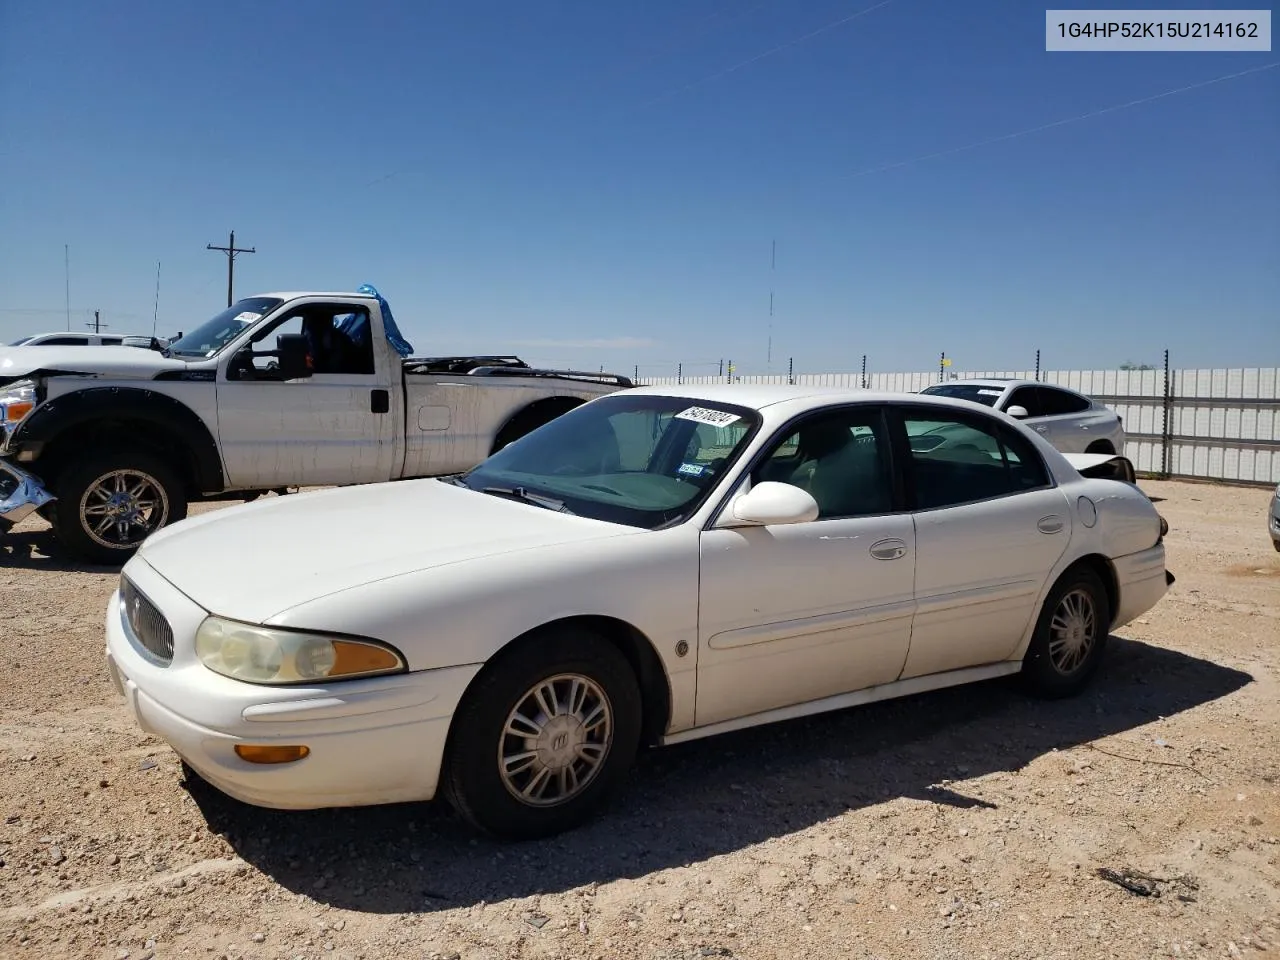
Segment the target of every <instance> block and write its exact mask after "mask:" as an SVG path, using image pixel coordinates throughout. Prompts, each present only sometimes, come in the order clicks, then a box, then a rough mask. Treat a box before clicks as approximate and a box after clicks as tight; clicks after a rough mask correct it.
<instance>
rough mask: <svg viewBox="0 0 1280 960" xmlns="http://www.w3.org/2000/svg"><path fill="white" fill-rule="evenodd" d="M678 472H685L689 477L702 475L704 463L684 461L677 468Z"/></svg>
mask: <svg viewBox="0 0 1280 960" xmlns="http://www.w3.org/2000/svg"><path fill="white" fill-rule="evenodd" d="M676 473H683V474H684V475H685V476H687V477H700V476H702V464H700V463H682V464H680V466H679V468H678V469H677V470H676Z"/></svg>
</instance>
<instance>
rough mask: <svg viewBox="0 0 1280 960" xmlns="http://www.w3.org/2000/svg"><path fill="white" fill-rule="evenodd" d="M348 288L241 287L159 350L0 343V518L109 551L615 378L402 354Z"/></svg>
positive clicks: (454, 455)
mask: <svg viewBox="0 0 1280 960" xmlns="http://www.w3.org/2000/svg"><path fill="white" fill-rule="evenodd" d="M361 290H362V291H365V292H362V293H357V294H349V293H275V294H266V295H262V296H253V297H249V298H246V299H243V300H241V301H239V302H238V303H236V304H234V305H232V306H231V307H229V308H227V309H226V310H225V311H223V312H222V313H219V314H218V315H217V316H215V317H213V318H212V319H211V320H209V321H208V322H207V323H204V324H202V325H201V326H199V327H198V328H197V329H195V330H192V331H191V332H190V333H187V334H185V335H182V336H179V337H177V338H175V339H174V340H173V342H171V343H170V344H169V345H168V347H167V348H166V349H164V350H162V351H152V350H139V349H136V348H133V347H123V346H122V347H80V346H77V347H44V346H33V347H27V346H20V347H10V348H5V347H0V532H2V531H3V529H7V528H8V527H11V526H12V525H13V524H14V523H17V522H19V521H21V520H23V519H24V518H26V517H27V516H29V515H30V514H31V513H33V512H35V511H39V512H40V514H41V515H43V516H44V517H45V518H46V519H47V520H49V522H50V523H51V524H52V525H53V528H54V532H55V536H56V537H57V539H58V540H59V541H60V542H61V544H62V546H63V548H64V549H65V550H67V551H68V552H69V553H71V554H73V555H75V556H77V557H79V558H80V559H83V560H88V561H91V562H101V563H122V562H123V561H125V560H126V559H128V557H129V556H130V555H131V554H132V553H133V552H134V551H135V550H136V549H137V547H138V546H139V544H141V542H142V541H143V540H144V539H145V538H146V537H147V536H148V535H149V534H151V533H152V532H154V531H155V530H157V529H159V528H160V527H162V526H165V525H166V524H170V523H174V522H176V521H178V520H181V519H182V518H183V517H185V516H186V512H187V505H188V504H189V503H191V502H195V501H199V500H218V499H222V500H225V499H242V498H244V499H252V498H253V497H255V496H258V495H261V494H263V493H265V492H269V491H273V490H274V491H284V490H286V489H287V488H290V487H314V486H330V485H344V484H356V483H372V482H378V481H385V480H394V479H402V478H410V477H425V476H439V475H446V474H450V473H456V472H460V471H463V470H467V469H469V468H471V467H472V466H474V465H475V464H476V463H478V462H480V461H481V460H483V459H484V458H485V457H487V456H488V455H489V454H490V453H492V452H493V451H495V450H497V449H499V448H501V447H503V446H505V445H506V444H508V443H510V442H512V441H514V440H516V439H518V438H520V437H522V436H524V435H525V434H527V433H529V432H530V431H532V430H534V429H536V428H537V427H539V426H541V425H542V424H544V423H547V422H548V421H550V420H552V419H554V418H555V417H557V416H559V415H560V414H562V413H565V412H567V411H568V410H571V409H572V408H574V407H576V406H578V405H579V404H581V403H583V402H585V401H587V400H590V399H592V398H594V397H597V396H600V395H602V394H606V393H611V392H613V391H616V390H619V389H624V388H627V387H630V386H632V383H631V381H630V380H629V379H627V378H626V377H621V376H617V375H614V374H605V373H587V372H580V371H572V370H538V369H534V368H531V367H530V366H528V365H527V364H525V363H524V362H523V361H521V360H519V359H518V358H516V357H497V356H495V357H435V358H414V357H409V356H405V355H404V354H405V353H406V352H407V351H408V350H409V349H410V348H409V347H408V344H406V343H405V342H404V341H403V339H402V338H401V337H400V335H399V332H398V331H397V330H396V328H395V323H394V319H393V318H391V316H390V311H389V308H388V307H387V304H386V300H385V299H383V298H382V297H381V296H380V295H379V294H378V293H377V291H376V290H372V288H368V287H365V288H361ZM384 312H385V313H386V315H387V321H388V322H386V323H384ZM410 519H411V518H406V522H409V521H410ZM352 535H358V529H348V530H347V531H346V532H344V530H343V523H342V522H339V521H338V520H337V519H336V518H335V523H334V536H335V537H342V536H352ZM248 549H252V547H248Z"/></svg>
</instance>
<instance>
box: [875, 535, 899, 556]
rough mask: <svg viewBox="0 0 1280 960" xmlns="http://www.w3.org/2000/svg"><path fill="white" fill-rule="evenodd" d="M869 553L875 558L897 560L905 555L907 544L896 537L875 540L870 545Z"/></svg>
mask: <svg viewBox="0 0 1280 960" xmlns="http://www.w3.org/2000/svg"><path fill="white" fill-rule="evenodd" d="M871 555H872V556H873V557H875V558H876V559H877V560H897V559H898V558H899V557H905V556H906V555H907V544H906V542H905V541H903V540H899V539H898V538H897V537H890V538H889V539H887V540H877V541H876V542H875V543H873V544H872V545H871Z"/></svg>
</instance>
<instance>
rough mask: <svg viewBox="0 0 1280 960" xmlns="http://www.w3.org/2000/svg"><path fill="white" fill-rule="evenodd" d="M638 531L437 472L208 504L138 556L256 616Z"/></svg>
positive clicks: (208, 605) (223, 605)
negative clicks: (440, 570) (410, 577)
mask: <svg viewBox="0 0 1280 960" xmlns="http://www.w3.org/2000/svg"><path fill="white" fill-rule="evenodd" d="M638 532H640V531H639V530H638V529H637V528H634V527H626V526H620V525H618V524H612V523H605V522H603V521H599V520H589V519H586V518H583V517H575V516H571V515H569V514H563V513H556V512H555V511H552V510H547V509H545V508H543V507H537V506H533V505H531V504H526V503H521V502H519V501H515V500H509V499H506V498H504V497H497V496H491V495H488V494H483V493H477V492H475V491H472V490H465V489H463V488H461V487H456V486H453V485H451V484H448V483H444V482H441V481H439V480H430V479H428V480H409V481H402V482H395V483H380V484H368V485H363V486H354V487H344V488H341V489H334V490H323V491H316V492H308V493H299V494H292V495H289V496H285V497H271V498H268V499H264V500H259V501H255V502H254V503H251V504H246V505H244V506H238V507H231V508H229V509H225V510H213V511H210V512H208V513H204V514H202V515H200V516H198V517H193V518H190V519H187V520H184V521H182V522H180V523H176V524H173V525H172V526H170V527H166V528H164V529H162V530H160V531H158V532H157V533H155V534H152V536H150V537H149V538H147V540H146V542H145V543H144V544H143V545H142V548H141V549H140V550H139V551H138V559H140V560H142V561H145V562H146V563H147V564H149V565H150V566H151V567H152V568H154V569H155V571H156V572H157V573H158V574H160V576H162V577H164V578H165V579H166V580H168V581H169V582H170V583H172V584H173V585H174V586H175V587H177V588H178V589H179V590H181V591H182V592H183V593H184V594H186V595H187V596H188V597H190V598H191V599H192V600H193V601H195V602H196V603H197V604H199V605H200V606H201V607H203V608H204V609H206V610H208V611H209V612H210V613H215V614H218V615H219V616H224V617H229V618H231V619H236V620H243V621H247V622H254V623H265V622H266V621H268V620H270V619H271V618H273V617H275V616H277V615H279V614H282V613H284V612H285V611H286V610H289V609H291V608H293V607H296V606H298V605H299V604H303V603H306V602H308V601H310V600H315V599H318V598H320V597H325V596H329V595H331V594H334V593H336V592H338V591H341V590H347V589H350V588H352V587H358V586H360V585H362V584H366V583H372V582H374V581H377V580H384V579H387V578H389V577H395V576H400V575H402V574H408V573H414V572H418V571H421V570H425V569H430V568H433V567H442V566H445V565H447V564H454V563H460V562H463V561H467V560H476V559H479V558H483V557H488V556H495V555H497V554H501V553H509V552H512V551H516V550H529V549H546V548H551V547H555V546H559V545H563V544H567V543H575V542H582V541H586V540H596V539H601V538H605V537H617V536H626V535H634V534H636V533H638Z"/></svg>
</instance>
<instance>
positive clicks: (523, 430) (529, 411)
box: [489, 398, 582, 455]
mask: <svg viewBox="0 0 1280 960" xmlns="http://www.w3.org/2000/svg"><path fill="white" fill-rule="evenodd" d="M580 406H582V401H581V400H577V399H570V398H564V399H559V400H546V401H543V402H541V403H538V404H536V405H535V406H532V407H526V408H525V409H524V410H521V411H520V412H519V413H517V414H516V415H515V416H514V417H512V418H511V419H510V420H508V421H507V422H506V423H505V424H503V427H502V429H501V430H499V431H498V436H497V438H495V439H494V441H493V449H492V450H490V451H489V453H490V455H493V454H495V453H497V452H498V451H499V450H501V449H502V448H503V447H505V446H506V445H507V444H509V443H515V442H516V441H517V440H519V439H520V438H521V437H523V436H525V435H527V434H530V433H533V431H535V430H537V429H538V428H539V427H541V426H544V425H545V424H548V423H550V422H551V421H552V420H554V419H555V418H556V417H559V416H562V415H564V414H566V413H568V412H569V411H570V410H572V409H574V408H575V407H580Z"/></svg>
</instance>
